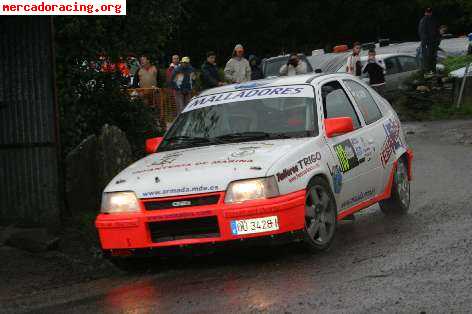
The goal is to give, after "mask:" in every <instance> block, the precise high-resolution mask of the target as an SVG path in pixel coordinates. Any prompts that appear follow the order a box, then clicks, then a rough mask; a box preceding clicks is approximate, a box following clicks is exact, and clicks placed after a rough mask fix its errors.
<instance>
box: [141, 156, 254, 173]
mask: <svg viewBox="0 0 472 314" xmlns="http://www.w3.org/2000/svg"><path fill="white" fill-rule="evenodd" d="M252 162H253V160H252V159H222V160H212V161H195V162H193V163H183V164H174V165H168V166H159V167H153V168H149V169H143V170H137V171H134V172H133V173H132V174H141V173H146V172H153V171H159V170H168V169H178V168H190V167H198V166H208V165H220V164H245V163H252Z"/></svg>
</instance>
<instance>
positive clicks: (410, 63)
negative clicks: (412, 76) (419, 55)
mask: <svg viewBox="0 0 472 314" xmlns="http://www.w3.org/2000/svg"><path fill="white" fill-rule="evenodd" d="M398 60H399V61H400V65H401V67H402V72H409V71H415V70H418V61H417V60H416V58H414V57H408V56H400V57H398Z"/></svg>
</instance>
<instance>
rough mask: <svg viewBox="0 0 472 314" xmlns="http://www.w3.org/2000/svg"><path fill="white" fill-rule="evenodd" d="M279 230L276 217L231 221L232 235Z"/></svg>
mask: <svg viewBox="0 0 472 314" xmlns="http://www.w3.org/2000/svg"><path fill="white" fill-rule="evenodd" d="M275 230H279V220H278V218H277V216H271V217H264V218H254V219H245V220H233V221H231V232H232V233H233V235H242V234H252V233H261V232H267V231H275Z"/></svg>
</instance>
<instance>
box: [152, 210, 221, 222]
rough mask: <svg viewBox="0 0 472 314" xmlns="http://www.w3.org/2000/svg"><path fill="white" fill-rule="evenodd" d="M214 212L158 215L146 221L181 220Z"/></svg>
mask: <svg viewBox="0 0 472 314" xmlns="http://www.w3.org/2000/svg"><path fill="white" fill-rule="evenodd" d="M214 214H215V211H214V210H205V211H196V212H192V211H185V212H182V213H175V214H160V215H158V216H149V217H147V221H160V220H171V219H182V218H192V217H204V216H209V215H214Z"/></svg>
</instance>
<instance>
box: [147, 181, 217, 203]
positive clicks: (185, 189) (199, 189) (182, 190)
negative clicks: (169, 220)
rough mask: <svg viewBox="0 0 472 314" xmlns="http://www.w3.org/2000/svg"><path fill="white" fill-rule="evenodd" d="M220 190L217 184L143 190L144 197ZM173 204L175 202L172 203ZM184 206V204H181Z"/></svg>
mask: <svg viewBox="0 0 472 314" xmlns="http://www.w3.org/2000/svg"><path fill="white" fill-rule="evenodd" d="M213 191H218V186H217V185H211V186H203V185H201V186H194V187H181V188H171V189H165V190H158V191H150V192H143V193H142V196H143V197H159V196H162V195H168V194H183V193H202V192H213ZM172 205H173V204H172ZM180 206H183V205H180Z"/></svg>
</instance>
